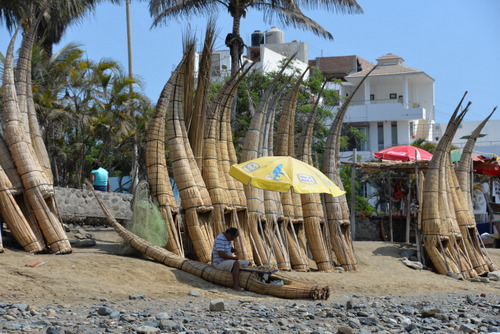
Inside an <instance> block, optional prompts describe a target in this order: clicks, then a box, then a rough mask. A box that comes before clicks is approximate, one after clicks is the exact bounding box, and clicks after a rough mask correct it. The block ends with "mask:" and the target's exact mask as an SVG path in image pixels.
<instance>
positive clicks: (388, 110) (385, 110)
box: [344, 100, 427, 123]
mask: <svg viewBox="0 0 500 334" xmlns="http://www.w3.org/2000/svg"><path fill="white" fill-rule="evenodd" d="M426 114H427V113H426V109H425V108H423V107H420V105H419V104H418V103H406V102H405V101H401V100H374V101H366V102H365V101H363V102H352V103H351V105H350V106H349V108H348V109H347V113H346V115H345V118H344V122H349V123H350V122H383V121H398V120H421V119H426V118H427V117H426Z"/></svg>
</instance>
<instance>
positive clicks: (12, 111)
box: [2, 29, 71, 254]
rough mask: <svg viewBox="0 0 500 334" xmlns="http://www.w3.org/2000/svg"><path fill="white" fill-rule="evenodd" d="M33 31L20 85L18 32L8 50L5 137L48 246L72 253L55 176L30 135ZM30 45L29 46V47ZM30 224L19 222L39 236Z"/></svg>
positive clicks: (28, 36) (25, 38)
mask: <svg viewBox="0 0 500 334" xmlns="http://www.w3.org/2000/svg"><path fill="white" fill-rule="evenodd" d="M33 34H34V30H33V29H31V30H30V31H28V32H26V33H25V34H24V35H23V42H22V49H21V51H20V55H21V56H22V57H23V58H24V57H26V59H22V60H20V62H19V64H18V68H17V71H16V74H17V75H16V76H17V78H18V82H17V84H18V87H16V80H15V79H14V55H13V51H14V44H15V40H16V36H17V32H16V34H14V36H13V37H12V39H11V42H10V44H9V48H8V51H7V57H6V61H5V66H4V73H3V95H2V98H3V103H4V131H5V139H6V143H7V146H8V148H9V151H10V153H11V156H12V159H13V161H14V163H15V166H16V170H17V173H18V174H19V176H20V178H21V181H22V184H23V187H24V190H25V191H24V194H25V199H26V203H27V205H28V208H29V210H30V211H31V212H32V213H33V216H34V217H35V218H36V223H37V224H38V226H39V227H40V231H41V232H42V234H43V237H44V238H45V242H46V243H47V246H48V248H49V249H50V251H51V252H53V253H57V254H66V253H71V245H70V243H69V240H68V239H67V237H66V233H65V232H64V229H63V228H62V224H61V222H60V221H59V218H58V216H57V209H56V206H55V200H54V189H53V185H52V183H51V179H50V178H49V177H48V176H47V174H48V173H49V172H48V171H47V170H44V169H43V168H42V167H41V165H40V163H39V158H38V155H37V154H36V152H35V149H34V148H33V145H32V143H31V138H30V126H29V117H28V107H27V105H28V101H27V100H28V98H29V97H31V95H30V94H28V93H27V90H31V85H29V84H28V79H27V78H28V77H30V76H31V73H30V68H31V66H29V65H30V64H31V58H30V56H29V54H31V48H32V41H31V40H30V39H32V38H33ZM26 48H28V49H29V50H26ZM18 94H20V95H21V97H22V98H21V101H19V100H18ZM30 103H32V101H31V102H30ZM34 121H36V118H35V119H32V122H34ZM42 143H43V142H42ZM50 174H51V173H50ZM18 212H19V211H18ZM27 226H28V225H26V224H23V223H21V225H20V226H19V228H20V229H22V230H23V231H22V232H23V233H22V234H23V235H35V237H38V236H37V232H35V231H31V232H30V231H28V230H26V231H24V229H25V228H27ZM32 233H33V234H32ZM36 242H40V243H43V240H37V241H36Z"/></svg>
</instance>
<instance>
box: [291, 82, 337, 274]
mask: <svg viewBox="0 0 500 334" xmlns="http://www.w3.org/2000/svg"><path fill="white" fill-rule="evenodd" d="M325 86H326V81H324V82H323V85H322V86H321V90H320V92H319V94H318V97H317V99H316V102H315V104H314V106H313V110H312V112H311V114H310V116H309V119H308V121H307V123H306V124H304V128H303V129H302V131H301V134H300V138H299V145H298V156H297V158H298V159H299V160H302V161H304V162H306V163H308V164H310V165H312V162H313V161H312V138H313V130H314V123H315V121H316V113H317V108H318V103H319V98H320V96H321V94H322V93H323V90H324V88H325ZM301 200H302V210H303V213H304V228H305V232H306V238H307V244H308V245H309V249H310V251H311V254H312V258H313V260H314V261H315V262H316V265H317V267H318V269H319V270H320V271H324V272H332V271H333V259H332V257H331V255H332V254H331V245H330V242H329V241H330V240H329V238H328V237H329V235H327V234H326V235H325V233H323V232H324V228H323V224H324V223H325V216H324V212H323V205H322V203H321V198H320V195H319V194H301Z"/></svg>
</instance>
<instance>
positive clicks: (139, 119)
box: [33, 44, 152, 187]
mask: <svg viewBox="0 0 500 334" xmlns="http://www.w3.org/2000/svg"><path fill="white" fill-rule="evenodd" d="M82 56H83V51H82V50H81V49H80V48H79V47H78V45H74V44H69V45H67V46H65V47H64V48H63V49H62V50H61V51H59V52H57V53H56V54H55V55H54V56H52V57H50V58H46V57H44V56H43V51H42V50H41V49H40V48H35V49H34V57H33V82H34V86H33V91H34V100H35V103H36V106H37V113H38V117H39V122H40V125H41V128H42V131H43V133H44V139H45V142H46V146H47V147H48V150H49V152H50V157H51V164H52V169H53V172H54V174H55V180H56V181H55V182H56V184H58V185H65V186H66V185H69V186H74V187H79V186H80V185H81V183H82V182H83V179H84V178H85V177H87V176H88V175H87V174H88V171H89V170H90V169H89V168H90V163H91V161H93V160H94V159H99V160H101V162H102V163H103V165H105V166H106V168H107V169H109V170H110V171H111V172H112V173H113V175H115V176H120V175H124V174H126V172H127V171H130V168H131V163H132V162H133V160H134V159H135V156H134V154H133V152H134V150H133V141H132V137H133V136H137V137H138V138H139V139H138V140H139V142H141V143H142V145H139V146H140V151H141V153H142V154H143V152H142V150H143V147H144V145H143V143H144V140H145V139H144V138H143V136H144V133H145V131H144V129H145V126H146V123H147V118H148V117H149V115H150V113H151V109H152V107H151V105H150V102H149V100H148V99H147V98H146V97H145V96H144V95H142V94H141V93H139V91H138V90H137V89H136V90H131V89H130V87H131V85H138V86H139V87H141V83H140V82H137V81H135V80H132V79H130V78H128V76H126V75H125V74H124V71H123V69H122V67H121V66H120V65H119V64H118V63H117V62H115V61H112V60H102V61H100V62H92V61H88V60H84V59H83V57H82Z"/></svg>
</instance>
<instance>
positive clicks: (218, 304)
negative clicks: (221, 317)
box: [209, 298, 225, 312]
mask: <svg viewBox="0 0 500 334" xmlns="http://www.w3.org/2000/svg"><path fill="white" fill-rule="evenodd" d="M224 309H225V305H224V300H223V299H220V298H219V299H212V300H211V301H210V306H209V310H210V311H216V312H217V311H224Z"/></svg>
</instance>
